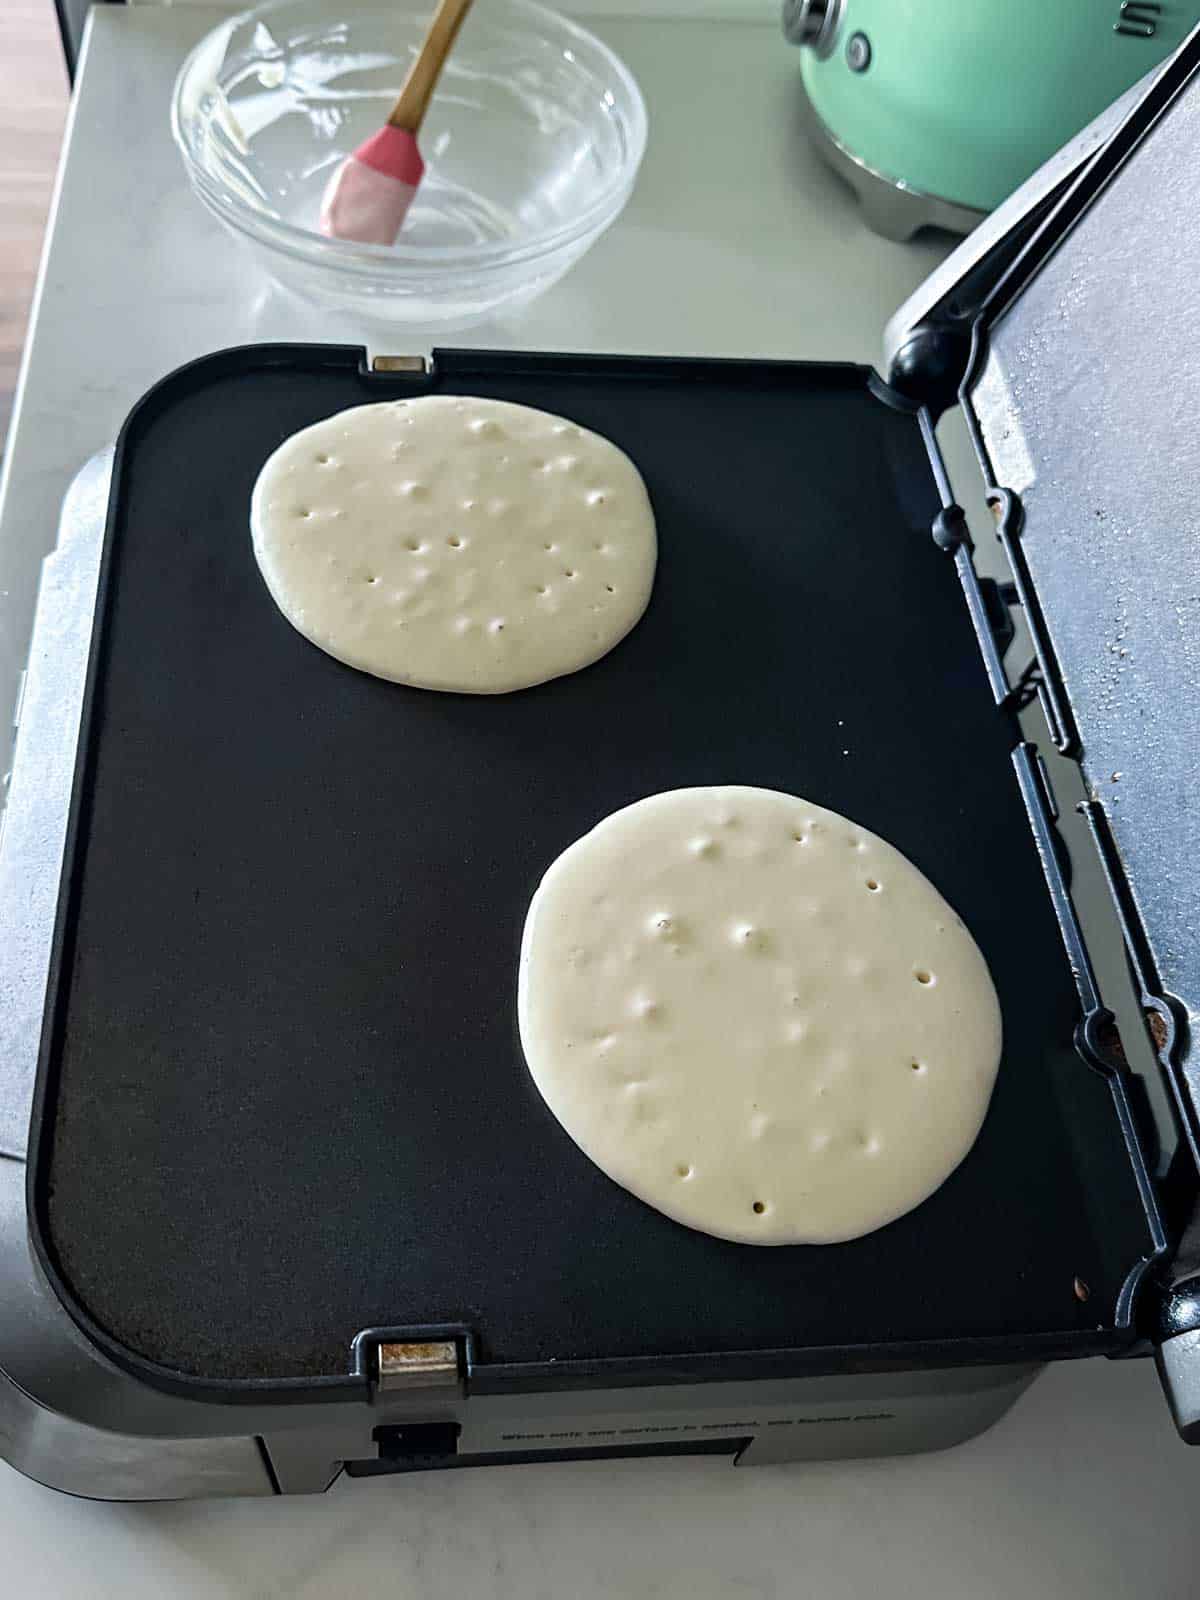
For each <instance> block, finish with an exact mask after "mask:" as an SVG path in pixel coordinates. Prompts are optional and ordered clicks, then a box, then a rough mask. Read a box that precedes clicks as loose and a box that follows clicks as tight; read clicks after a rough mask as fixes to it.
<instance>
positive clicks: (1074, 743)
mask: <svg viewBox="0 0 1200 1600" xmlns="http://www.w3.org/2000/svg"><path fill="white" fill-rule="evenodd" d="M988 507H989V509H990V511H991V513H992V520H993V521H994V522H995V524H996V537H997V538H998V539H999V540H1000V544H1001V546H1002V548H1003V550H1004V556H1005V559H1006V560H1007V562H1008V570H1009V571H1010V572H1011V573H1012V587H1013V590H1014V591H1015V596H1016V599H1017V602H1018V604H1019V605H1020V606H1021V609H1022V610H1023V611H1024V613H1025V622H1026V625H1027V627H1028V629H1029V637H1030V639H1031V640H1032V641H1033V655H1034V659H1033V661H1032V662H1031V663H1030V665H1029V666H1028V667H1027V668H1026V670H1025V672H1024V673H1022V675H1021V680H1020V683H1021V686H1023V688H1024V691H1025V696H1026V697H1025V699H1021V697H1020V694H1018V698H1017V704H1018V705H1019V706H1020V705H1025V704H1027V703H1028V701H1029V700H1030V699H1032V697H1033V694H1034V693H1036V695H1037V698H1038V699H1039V700H1040V702H1041V706H1042V713H1043V715H1044V716H1045V718H1046V726H1047V727H1048V728H1049V730H1050V738H1051V740H1052V741H1053V744H1054V748H1055V749H1056V750H1057V751H1058V752H1059V754H1060V755H1064V756H1077V755H1078V754H1079V730H1078V729H1077V728H1076V726H1075V717H1074V715H1073V713H1072V711H1071V707H1070V703H1069V701H1068V700H1067V693H1066V689H1065V688H1064V686H1063V681H1062V674H1061V673H1060V672H1059V669H1058V660H1057V657H1056V656H1055V653H1054V647H1053V645H1052V644H1051V643H1050V631H1049V629H1048V628H1047V626H1046V619H1045V616H1044V615H1043V613H1042V607H1041V603H1040V601H1039V600H1038V597H1037V591H1036V589H1035V588H1034V584H1033V580H1032V578H1031V577H1030V575H1029V568H1028V566H1027V565H1026V561H1025V552H1024V550H1023V549H1022V548H1021V527H1022V524H1023V522H1024V518H1025V512H1024V508H1023V507H1022V505H1021V502H1020V499H1019V498H1018V496H1017V495H1015V494H1014V493H1013V492H1012V490H1011V489H1001V488H999V487H997V486H995V485H990V486H989V488H988Z"/></svg>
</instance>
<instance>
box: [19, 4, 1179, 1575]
mask: <svg viewBox="0 0 1200 1600" xmlns="http://www.w3.org/2000/svg"><path fill="white" fill-rule="evenodd" d="M93 15H94V22H93V26H92V30H91V35H90V40H89V44H88V49H87V55H86V58H85V63H84V68H83V73H82V79H81V88H80V92H79V94H78V97H77V102H76V105H75V109H74V114H73V119H72V124H71V129H70V135H69V145H68V160H67V163H66V167H65V172H64V175H63V178H62V181H61V190H60V194H59V197H58V201H57V206H56V210H55V217H54V224H53V232H52V236H51V240H50V244H49V248H48V254H47V259H46V263H45V266H44V274H43V280H42V284H41V289H40V293H39V297H38V301H37V308H36V317H35V323H34V328H33V333H32V337H31V342H30V349H29V355H28V361H27V367H26V371H25V374H24V380H23V386H22V389H21V392H20V394H19V397H18V404H17V410H16V416H15V422H14V431H13V435H12V441H11V449H10V455H9V461H8V467H7V476H6V482H5V486H4V490H3V496H2V500H0V707H3V706H7V705H8V704H9V703H11V700H12V697H13V694H14V692H15V688H16V682H17V675H18V672H19V669H20V666H21V663H22V661H23V658H24V654H25V650H26V646H27V640H28V631H29V625H30V619H31V614H32V601H33V594H34V589H35V585H36V581H37V572H38V566H39V563H40V560H41V557H42V556H43V555H44V553H45V551H46V550H47V549H48V548H49V547H50V545H51V543H52V542H53V538H54V530H55V525H56V520H57V515H58V506H59V502H60V500H61V497H62V494H63V492H64V490H65V488H66V485H67V483H68V481H69V479H70V477H71V476H72V474H73V473H74V471H75V469H76V468H77V467H78V466H79V465H80V464H81V463H82V462H83V461H84V460H85V459H86V458H87V457H88V456H89V455H91V454H92V453H93V452H94V451H96V450H97V449H99V448H101V447H102V446H103V445H105V444H107V443H110V442H111V441H112V439H113V438H114V436H115V434H116V432H117V429H118V427H119V426H120V423H121V421H122V419H123V418H124V416H125V414H126V412H127V411H128V410H129V408H130V406H131V405H132V404H133V403H134V401H135V400H136V399H137V398H138V396H139V395H140V394H141V393H142V392H143V391H144V390H145V389H146V388H147V387H148V386H149V385H150V384H151V383H152V382H154V381H155V380H156V379H157V378H159V377H161V376H162V375H163V374H164V373H165V372H167V371H169V370H170V369H171V368H173V367H175V366H176V365H178V364H180V363H181V362H183V361H186V360H188V359H189V358H191V357H193V356H195V355H199V354H202V353H204V352H206V351H209V350H212V349H215V348H218V347H221V346H224V345H231V344H238V343H242V342H245V341H248V340H256V339H277V338H283V339H288V338H302V339H329V340H334V341H346V340H349V341H351V342H358V343H362V342H368V343H370V344H371V346H372V348H373V349H375V350H376V351H380V350H383V349H384V348H386V347H387V345H388V341H382V342H381V341H380V340H379V338H378V336H376V335H375V334H373V333H371V334H369V333H368V331H367V330H364V329H361V328H356V327H354V326H352V325H350V324H348V323H347V322H346V321H345V320H343V319H339V318H334V317H329V316H326V315H324V314H322V313H319V312H317V311H314V310H312V309H310V308H305V307H304V306H302V305H300V304H298V303H296V302H293V301H290V300H288V299H285V298H284V297H283V296H282V295H280V294H279V293H278V292H276V291H274V290H273V289H271V288H270V287H269V286H268V285H267V284H266V283H265V282H264V280H263V279H262V278H261V277H260V276H259V275H258V273H257V271H256V269H255V268H254V267H253V266H252V265H251V263H250V261H249V258H248V257H246V256H244V255H242V254H241V253H240V251H239V250H237V249H235V247H234V246H233V245H232V244H231V243H230V241H229V240H228V239H227V238H226V237H225V236H224V235H223V234H222V233H221V232H220V231H219V230H218V229H217V227H216V225H215V224H214V223H212V222H210V221H209V219H208V218H207V216H206V215H205V213H204V212H203V211H202V210H201V209H200V207H199V205H198V204H197V203H196V202H195V201H194V200H193V199H192V197H191V195H190V194H189V193H188V191H187V188H186V185H185V183H184V180H183V175H182V171H181V169H180V167H179V164H178V161H177V158H176V155H175V152H174V150H173V149H172V147H171V145H170V141H169V136H168V132H167V103H168V98H169V93H170V87H171V82H172V79H173V76H174V72H175V69H176V66H177V64H178V62H179V61H180V59H181V58H182V56H183V54H184V52H185V51H186V49H187V48H188V47H189V46H190V44H191V43H192V42H193V41H194V40H195V39H196V38H197V37H198V36H199V35H200V33H202V32H203V31H204V29H205V27H206V26H207V25H208V24H209V23H210V22H211V21H212V17H211V15H206V13H205V11H204V10H203V9H201V8H197V7H194V6H191V5H189V6H187V7H186V8H183V9H169V8H161V9H160V8H157V7H149V8H143V7H139V8H136V9H132V8H126V7H101V8H99V9H98V11H97V12H95V13H94V14H93ZM597 31H599V32H601V33H603V34H604V36H605V37H606V38H608V39H609V40H610V41H611V42H612V43H613V44H614V45H615V46H616V48H617V49H618V50H619V51H620V52H621V53H622V54H623V55H624V56H625V57H626V59H627V60H628V61H629V63H630V65H631V66H632V67H633V69H634V71H635V73H636V74H637V76H638V78H639V80H640V81H641V83H642V86H643V89H644V91H645V93H646V96H647V99H648V102H649V105H650V111H651V137H650V148H649V153H648V156H647V160H646V165H645V168H644V171H643V177H642V180H641V182H640V184H639V187H638V190H637V193H636V194H635V196H634V198H633V201H632V203H631V205H630V207H629V209H628V211H627V212H626V214H625V216H624V218H623V219H622V221H621V222H620V223H619V224H618V226H617V227H616V228H615V229H614V230H613V232H612V233H610V234H609V235H608V236H607V238H606V239H604V240H603V241H602V242H601V244H600V245H599V246H598V247H597V248H596V249H595V250H594V252H593V253H592V254H591V255H590V256H588V257H587V259H586V260H585V261H584V262H583V263H582V264H581V265H580V266H579V267H578V268H576V270H575V271H574V272H573V273H572V274H571V275H570V276H569V277H568V278H567V279H566V280H565V281H564V282H563V283H562V284H561V285H559V286H558V287H557V288H556V289H554V290H553V291H551V293H550V294H549V295H548V296H547V297H546V298H545V299H544V300H542V301H540V302H538V303H537V304H536V305H535V306H533V307H531V308H529V309H528V310H527V311H525V312H524V313H522V314H521V315H520V316H519V317H517V318H514V319H513V320H512V321H510V322H508V323H506V324H505V325H503V326H501V325H494V326H491V327H489V328H487V329H485V330H482V331H480V332H477V333H473V334H472V335H471V336H470V339H471V342H472V343H474V344H487V345H493V346H509V347H520V346H524V347H528V348H548V349H555V348H557V349H593V350H606V351H632V352H652V353H658V352H661V353H676V354H729V355H764V356H788V357H812V358H834V359H843V360H846V359H850V360H868V361H869V360H873V359H874V358H875V355H876V351H877V348H878V343H879V336H880V332H881V330H882V327H883V323H884V321H885V320H886V318H887V316H888V314H889V313H890V312H891V311H892V310H893V309H894V308H895V306H896V305H898V304H899V302H900V301H901V300H902V299H903V298H904V297H905V295H906V294H907V293H908V292H909V290H910V289H911V288H912V287H913V286H914V285H915V284H916V283H917V282H919V280H920V279H921V278H922V277H923V276H924V275H925V274H926V273H927V272H928V271H929V270H930V268H931V267H932V265H933V264H934V262H935V261H936V260H937V259H939V257H940V254H941V253H942V251H943V249H944V241H943V242H942V243H941V244H939V243H938V242H936V241H932V242H923V243H920V244H917V245H908V246H902V245H895V244H887V243H885V242H883V241H881V240H879V239H876V238H874V237H873V236H872V235H871V234H869V233H868V232H867V231H866V230H865V228H864V227H863V225H862V223H861V221H860V219H859V217H858V214H857V211H856V209H855V207H854V205H853V204H852V202H851V201H850V199H849V197H848V196H847V194H846V193H845V192H844V191H843V190H842V188H841V187H840V185H839V184H838V183H837V181H836V180H835V179H834V178H832V177H831V176H829V175H828V174H827V173H826V172H825V171H824V169H823V168H822V167H821V166H820V165H819V164H818V163H817V161H816V159H815V157H814V156H813V154H812V153H811V152H810V151H809V149H808V148H807V147H806V145H805V144H804V142H803V139H802V137H801V134H800V131H799V125H798V119H797V115H796V109H795V74H796V57H795V55H794V53H791V52H789V50H788V49H787V47H786V46H784V45H783V43H782V41H781V40H780V38H779V36H778V33H777V31H776V29H775V28H774V27H773V26H757V25H751V24H722V23H713V22H700V23H698V22H675V21H670V22H663V21H653V22H650V21H639V22H630V21H624V20H622V21H617V20H612V21H606V22H604V23H602V24H599V25H598V29H597ZM705 103H710V104H712V105H720V106H730V105H732V106H737V107H738V108H739V111H738V118H737V122H736V124H735V125H734V126H733V127H722V126H720V125H718V124H717V122H716V121H715V120H714V119H710V118H706V117H705V116H703V115H702V114H700V108H701V107H703V105H704V104H705ZM133 150H136V151H137V156H136V159H135V158H134V157H133V156H131V155H130V154H129V152H130V151H133ZM717 197H719V205H718V204H717V203H716V200H717ZM415 347H419V342H418V341H415V340H414V339H413V338H412V337H411V336H404V337H402V338H399V339H397V340H395V341H393V342H391V348H392V349H393V350H397V349H404V350H411V349H413V348H415ZM0 754H2V752H0ZM0 765H3V763H2V762H0ZM1198 1501H1200V1453H1197V1452H1189V1451H1188V1450H1187V1449H1186V1448H1185V1447H1184V1446H1183V1445H1181V1444H1180V1443H1179V1442H1178V1440H1177V1439H1176V1437H1175V1435H1174V1432H1173V1430H1172V1428H1171V1425H1170V1422H1169V1419H1168V1417H1167V1413H1166V1408H1165V1405H1164V1403H1163V1401H1162V1398H1161V1396H1160V1394H1159V1391H1158V1386H1157V1381H1156V1378H1155V1375H1154V1371H1153V1369H1152V1367H1151V1366H1150V1364H1149V1363H1147V1362H1144V1361H1139V1362H1126V1363H1123V1364H1116V1363H1101V1362H1086V1363H1076V1364H1064V1365H1061V1366H1059V1367H1056V1368H1054V1369H1052V1370H1050V1371H1049V1372H1048V1373H1047V1374H1046V1375H1045V1376H1043V1377H1042V1378H1041V1379H1040V1380H1039V1381H1038V1382H1037V1383H1036V1384H1035V1385H1034V1387H1033V1388H1032V1389H1031V1390H1030V1391H1029V1392H1028V1393H1027V1394H1026V1395H1025V1396H1024V1397H1023V1398H1022V1399H1021V1400H1020V1401H1019V1402H1018V1404H1017V1406H1016V1408H1015V1409H1014V1410H1013V1411H1012V1412H1011V1413H1010V1414H1009V1415H1008V1416H1007V1417H1006V1418H1004V1419H1003V1421H1001V1422H1000V1424H999V1425H998V1426H997V1427H995V1428H994V1429H993V1430H991V1431H990V1432H989V1433H987V1434H985V1435H983V1436H982V1437H981V1438H979V1439H976V1440H974V1441H972V1442H971V1443H969V1444H967V1445H964V1446H961V1447H960V1448H958V1449H957V1450H954V1451H950V1452H948V1453H946V1454H941V1455H932V1456H923V1457H910V1458H896V1459H890V1460H883V1461H874V1462H860V1463H843V1464H830V1465H806V1466H799V1465H796V1466H783V1467H764V1468H758V1469H745V1470H735V1469H733V1468H731V1467H730V1466H728V1465H727V1464H725V1463H723V1462H721V1463H718V1462H715V1461H706V1460H690V1461H678V1462H661V1461H657V1462H656V1461H630V1462H619V1463H611V1462H610V1463H603V1464H600V1463H595V1464H587V1465H564V1466H558V1467H554V1466H536V1467H516V1468H512V1467H510V1468H494V1469H491V1470H487V1471H483V1470H479V1471H465V1472H455V1473H439V1474H424V1475H418V1476H413V1477H408V1478H404V1479H402V1480H389V1479H380V1480H374V1481H368V1482H355V1483H349V1482H345V1483H340V1484H338V1485H337V1486H335V1488H334V1489H333V1490H331V1491H330V1493H329V1494H327V1495H325V1496H323V1497H320V1498H316V1499H290V1500H275V1501H245V1502H219V1503H205V1502H200V1503H194V1504H179V1505H170V1504H167V1505H163V1504H151V1505H144V1506H129V1505H105V1504H93V1503H89V1502H86V1501H79V1500H71V1499H67V1498H64V1497H62V1496H59V1495H57V1494H55V1493H53V1492H51V1491H49V1490H46V1489H42V1488H40V1487H38V1486H37V1485H35V1484H32V1483H30V1482H28V1481H26V1480H25V1479H23V1478H21V1477H19V1476H18V1475H17V1474H16V1473H15V1472H13V1471H12V1470H11V1469H10V1468H8V1467H7V1466H4V1465H0V1549H3V1552H4V1561H5V1578H4V1592H5V1593H11V1594H14V1595H17V1594H19V1595H30V1596H37V1595H48V1596H49V1595H53V1596H62V1595H68V1594H69V1595H88V1596H91V1595H113V1596H118V1595H119V1596H122V1597H139V1596H143V1595H145V1596H151V1595H153V1596H156V1597H158V1596H162V1595H165V1594H170V1595H173V1596H225V1595H229V1596H245V1595H261V1596H272V1595H314V1596H315V1595H350V1594H357V1593H362V1594H374V1593H381V1594H394V1595H403V1596H412V1597H417V1596H420V1597H422V1600H425V1597H438V1596H442V1595H445V1596H447V1597H449V1596H454V1597H455V1600H460V1597H470V1600H474V1597H476V1596H480V1597H482V1596H497V1597H500V1596H505V1597H506V1596H513V1597H514V1600H517V1597H519V1600H540V1597H542V1596H545V1597H547V1600H565V1597H573V1596H579V1597H585V1596H592V1595H596V1596H600V1595H605V1596H608V1595H629V1596H633V1595H638V1596H641V1595H645V1596H656V1597H663V1600H670V1597H673V1596H679V1597H687V1600H699V1597H704V1596H709V1595H712V1596H716V1595H721V1596H726V1595H745V1596H747V1597H758V1596H784V1595H787V1596H791V1595H803V1594H808V1593H813V1594H820V1595H821V1597H822V1600H839V1597H842V1596H845V1597H857V1596H861V1595H864V1594H868V1593H874V1592H876V1590H878V1591H879V1592H881V1593H887V1594H889V1595H910V1594H911V1595H921V1596H922V1597H934V1600H936V1597H938V1596H946V1597H948V1600H949V1597H954V1600H959V1597H962V1596H970V1597H971V1600H986V1597H990V1596H997V1597H998V1596H1006V1597H1007V1596H1034V1597H1041V1596H1047V1597H1049V1596H1054V1597H1063V1600H1069V1597H1073V1596H1076V1595H1078V1596H1080V1597H1082V1596H1088V1597H1096V1596H1124V1595H1127V1594H1128V1595H1132V1594H1138V1595H1141V1596H1146V1597H1153V1600H1173V1597H1176V1596H1178V1597H1180V1600H1182V1597H1183V1596H1185V1595H1190V1594H1192V1593H1193V1592H1194V1574H1195V1571H1196V1569H1197V1558H1198V1556H1200V1527H1198V1523H1197V1517H1196V1509H1195V1508H1196V1506H1197V1504H1198Z"/></svg>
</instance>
